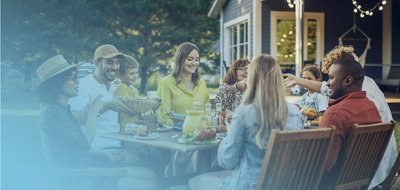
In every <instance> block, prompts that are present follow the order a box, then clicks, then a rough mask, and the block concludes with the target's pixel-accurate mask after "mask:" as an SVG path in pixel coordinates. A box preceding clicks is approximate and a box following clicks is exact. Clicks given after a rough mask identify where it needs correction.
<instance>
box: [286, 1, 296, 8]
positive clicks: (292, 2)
mask: <svg viewBox="0 0 400 190" xmlns="http://www.w3.org/2000/svg"><path fill="white" fill-rule="evenodd" d="M294 1H295V0H287V1H286V2H287V4H288V6H289V7H290V8H294V3H295V2H294Z"/></svg>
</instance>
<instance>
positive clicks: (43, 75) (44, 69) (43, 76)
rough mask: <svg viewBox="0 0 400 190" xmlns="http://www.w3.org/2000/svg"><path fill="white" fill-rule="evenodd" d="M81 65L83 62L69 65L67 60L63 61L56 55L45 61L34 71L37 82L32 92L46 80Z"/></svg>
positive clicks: (62, 58)
mask: <svg viewBox="0 0 400 190" xmlns="http://www.w3.org/2000/svg"><path fill="white" fill-rule="evenodd" d="M82 64H83V62H82V63H78V64H72V65H71V64H69V63H68V62H67V60H65V58H64V57H63V56H62V55H56V56H54V57H52V58H50V59H48V60H46V61H45V62H44V63H42V64H41V65H40V66H39V68H37V69H36V73H37V75H38V77H39V82H37V83H36V84H35V85H33V87H32V91H36V90H37V88H38V87H39V86H40V85H41V84H42V83H43V82H45V81H47V80H48V79H50V78H52V77H54V76H56V75H58V74H61V73H63V72H65V71H68V70H70V69H72V68H74V67H78V66H79V65H82Z"/></svg>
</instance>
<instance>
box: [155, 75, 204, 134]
mask: <svg viewBox="0 0 400 190" xmlns="http://www.w3.org/2000/svg"><path fill="white" fill-rule="evenodd" d="M157 96H158V97H160V98H161V107H160V112H159V121H160V122H161V123H163V124H165V125H170V126H173V125H174V122H173V121H172V120H171V119H170V118H169V117H168V115H167V114H168V113H169V112H171V111H173V112H175V113H178V114H186V110H190V109H193V102H194V101H200V102H201V109H204V104H205V103H207V102H210V96H209V94H208V89H207V86H206V83H205V82H204V79H203V78H201V77H200V79H199V80H198V84H197V85H196V86H195V87H194V88H193V91H192V92H190V91H188V90H186V88H185V85H184V84H183V83H182V82H180V83H179V84H178V85H177V84H176V79H175V78H174V77H173V76H172V74H170V75H168V76H166V77H164V78H163V79H161V81H160V83H159V84H158V88H157Z"/></svg>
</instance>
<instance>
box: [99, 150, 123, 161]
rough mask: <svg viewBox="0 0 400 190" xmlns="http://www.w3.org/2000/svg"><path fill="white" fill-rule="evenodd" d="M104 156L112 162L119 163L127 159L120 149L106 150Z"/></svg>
mask: <svg viewBox="0 0 400 190" xmlns="http://www.w3.org/2000/svg"><path fill="white" fill-rule="evenodd" d="M104 154H105V156H106V157H107V158H108V159H109V160H110V161H112V162H118V161H122V160H124V159H125V155H124V152H123V151H122V150H119V149H104Z"/></svg>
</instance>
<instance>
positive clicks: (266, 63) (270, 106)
mask: <svg viewBox="0 0 400 190" xmlns="http://www.w3.org/2000/svg"><path fill="white" fill-rule="evenodd" d="M242 104H243V105H249V104H253V105H254V107H255V110H256V111H257V116H258V117H257V118H258V122H259V124H260V125H259V129H258V132H257V134H256V144H257V146H258V147H259V148H265V147H263V146H264V145H263V139H264V136H266V135H269V132H270V131H271V129H281V130H282V129H283V127H284V126H285V122H286V117H287V114H288V108H287V104H286V100H285V92H284V87H283V76H282V71H281V68H280V66H279V64H278V63H277V62H276V60H275V59H274V58H273V57H272V56H271V55H267V54H262V55H260V56H257V57H256V58H254V59H253V61H252V62H251V64H250V66H249V75H248V78H247V89H246V91H245V94H244V97H243V101H242Z"/></svg>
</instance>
